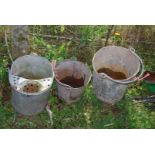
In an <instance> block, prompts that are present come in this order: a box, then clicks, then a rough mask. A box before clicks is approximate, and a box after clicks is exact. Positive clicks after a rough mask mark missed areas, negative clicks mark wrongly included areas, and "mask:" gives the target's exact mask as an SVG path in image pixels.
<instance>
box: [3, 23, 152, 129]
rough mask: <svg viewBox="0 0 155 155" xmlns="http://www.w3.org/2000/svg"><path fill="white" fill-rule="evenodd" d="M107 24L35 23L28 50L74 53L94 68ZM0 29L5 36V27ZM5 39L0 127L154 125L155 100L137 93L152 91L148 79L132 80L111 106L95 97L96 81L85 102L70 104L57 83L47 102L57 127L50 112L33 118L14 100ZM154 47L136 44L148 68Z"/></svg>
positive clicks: (61, 55) (49, 55)
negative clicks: (61, 96) (142, 98)
mask: <svg viewBox="0 0 155 155" xmlns="http://www.w3.org/2000/svg"><path fill="white" fill-rule="evenodd" d="M107 28H108V27H107V26H30V31H31V33H33V34H36V35H30V38H29V45H30V46H29V51H31V52H36V53H38V54H39V55H42V56H44V57H46V58H47V59H49V60H50V61H51V60H53V59H56V60H58V61H61V60H64V59H69V58H72V59H76V60H80V61H83V62H85V63H87V64H88V65H89V67H90V68H91V70H92V65H91V60H92V56H93V54H94V53H95V52H96V51H97V50H98V49H99V48H101V47H102V46H103V45H104V39H105V36H106V33H107ZM0 33H1V35H0V36H1V37H3V31H2V30H1V31H0ZM37 34H47V35H49V34H50V35H53V36H65V37H68V36H69V37H71V36H73V38H74V39H75V40H74V39H73V40H67V39H51V38H48V37H44V36H39V35H37ZM77 38H78V39H77ZM110 39H111V40H112V44H117V45H118V42H119V43H121V41H120V37H114V35H113V34H112V36H111V38H110ZM1 40H2V38H1ZM111 40H110V41H111ZM0 44H1V45H2V46H0V54H1V56H0V90H1V94H0V96H1V97H0V128H54V129H58V128H60V129H64V128H76V129H77V128H84V129H85V128H93V129H96V128H97V129H103V128H104V129H105V128H108V129H116V128H120V129H124V128H155V110H154V109H153V108H152V107H154V105H153V104H151V103H138V102H136V101H134V100H133V97H134V96H143V95H147V94H148V95H149V94H150V92H148V90H147V89H146V87H145V84H144V83H143V82H138V83H135V84H132V85H129V87H128V89H127V92H126V93H125V96H124V98H123V99H122V100H121V101H119V102H118V103H117V104H116V105H114V106H108V105H107V104H105V103H103V102H101V101H100V100H98V99H97V98H96V96H95V95H94V93H93V90H92V83H91V82H90V83H89V85H88V86H87V87H86V89H85V91H84V93H83V95H82V97H81V99H80V101H78V102H76V103H72V104H67V103H65V102H63V101H61V100H60V99H59V98H58V96H57V89H56V84H55V82H54V83H53V86H52V89H51V92H50V96H49V101H48V102H49V105H50V108H51V110H52V112H53V122H54V124H53V126H51V124H50V119H49V117H48V114H47V112H46V111H43V112H42V113H40V114H38V115H37V116H31V117H28V116H22V115H20V114H18V113H17V112H15V110H14V109H13V107H12V105H11V102H10V95H9V94H10V93H9V92H10V87H9V84H8V80H7V70H6V66H7V64H8V63H9V58H8V56H7V50H6V47H5V45H4V43H0ZM122 46H123V45H122ZM149 48H150V46H148V45H145V47H143V46H142V45H139V46H138V47H137V48H136V49H137V52H138V54H139V55H140V56H141V58H142V59H143V61H144V64H145V69H147V70H153V69H154V68H155V66H154V63H153V62H154V57H155V56H154V52H153V50H152V51H151V49H149ZM146 50H147V51H149V53H148V52H146Z"/></svg>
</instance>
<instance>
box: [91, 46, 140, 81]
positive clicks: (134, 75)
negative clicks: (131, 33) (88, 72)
mask: <svg viewBox="0 0 155 155" xmlns="http://www.w3.org/2000/svg"><path fill="white" fill-rule="evenodd" d="M109 47H112V48H114V47H116V48H122V49H125V50H129V51H130V49H127V48H124V47H121V46H105V47H102V48H100V49H99V50H98V51H97V52H96V53H95V54H94V56H93V59H92V66H93V70H94V71H95V73H96V74H99V73H98V72H97V71H96V68H95V66H94V59H95V57H96V55H97V54H98V53H99V52H103V51H102V50H104V49H106V48H109ZM130 52H131V53H132V54H133V55H134V56H136V57H137V59H138V60H139V56H138V55H137V54H136V53H133V52H132V51H130ZM139 61H140V60H139ZM139 71H140V65H139V68H138V69H137V71H136V72H135V73H134V74H133V75H132V76H130V77H128V78H127V79H123V80H115V79H113V78H111V77H110V76H108V75H107V74H105V75H104V76H102V75H101V77H102V78H106V77H107V78H108V79H109V80H111V81H114V82H117V83H119V82H127V81H128V80H131V79H132V78H135V77H136V75H137V74H138V73H139ZM103 74H104V73H103ZM99 75H100V74H99Z"/></svg>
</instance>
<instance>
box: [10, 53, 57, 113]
mask: <svg viewBox="0 0 155 155" xmlns="http://www.w3.org/2000/svg"><path fill="white" fill-rule="evenodd" d="M53 79H54V72H53V69H52V65H51V63H50V62H49V61H48V60H46V59H45V58H43V57H40V56H37V55H25V56H22V57H19V58H17V59H16V60H15V61H14V62H13V64H12V66H11V70H10V71H9V81H10V85H11V87H12V105H13V107H14V108H15V110H16V111H17V112H19V113H21V114H23V115H36V114H38V113H40V112H41V111H43V110H44V108H45V106H46V105H47V102H48V96H49V92H50V87H51V85H52V83H53Z"/></svg>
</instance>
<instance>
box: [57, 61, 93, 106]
mask: <svg viewBox="0 0 155 155" xmlns="http://www.w3.org/2000/svg"><path fill="white" fill-rule="evenodd" d="M55 74H56V82H57V89H58V96H59V98H60V99H62V100H63V101H65V102H67V103H71V102H76V101H78V100H79V99H80V98H81V95H82V93H83V91H84V88H85V86H86V85H87V84H88V83H89V81H90V79H91V71H90V70H89V68H88V67H87V66H86V65H85V64H83V63H81V62H79V61H72V60H66V61H63V62H60V63H59V64H57V65H56V68H55ZM66 76H74V77H75V78H77V79H79V78H83V79H84V85H83V86H81V87H78V88H73V87H71V86H69V85H66V84H64V83H61V82H60V81H61V79H63V78H65V77H66Z"/></svg>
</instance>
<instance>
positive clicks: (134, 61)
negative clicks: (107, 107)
mask: <svg viewBox="0 0 155 155" xmlns="http://www.w3.org/2000/svg"><path fill="white" fill-rule="evenodd" d="M141 62H142V60H141V59H140V58H139V57H138V56H137V55H136V54H135V53H133V52H132V51H130V49H126V48H123V47H118V46H107V47H103V48H101V49H100V50H99V51H98V52H97V53H96V54H95V55H94V57H93V60H92V64H93V70H94V72H93V90H94V93H95V94H96V96H97V98H98V99H100V100H101V101H103V102H106V103H111V104H114V103H116V102H117V101H119V100H121V99H122V98H123V96H124V93H125V91H126V88H127V85H128V84H129V83H132V82H135V81H136V79H135V77H136V76H137V75H138V73H139V71H140V70H143V69H141V65H143V63H141ZM104 67H105V68H109V69H111V70H113V71H119V72H122V73H124V74H125V75H126V79H123V80H116V79H113V78H112V77H110V76H108V75H107V74H105V73H98V70H99V69H101V68H104ZM142 68H143V67H142ZM141 74H142V71H141ZM141 74H140V75H141Z"/></svg>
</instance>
